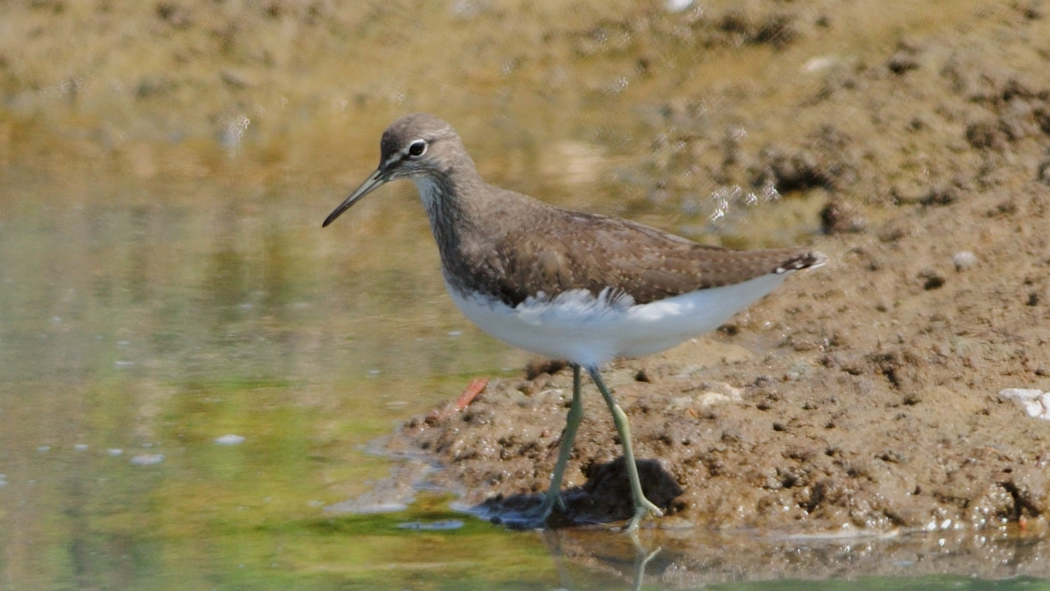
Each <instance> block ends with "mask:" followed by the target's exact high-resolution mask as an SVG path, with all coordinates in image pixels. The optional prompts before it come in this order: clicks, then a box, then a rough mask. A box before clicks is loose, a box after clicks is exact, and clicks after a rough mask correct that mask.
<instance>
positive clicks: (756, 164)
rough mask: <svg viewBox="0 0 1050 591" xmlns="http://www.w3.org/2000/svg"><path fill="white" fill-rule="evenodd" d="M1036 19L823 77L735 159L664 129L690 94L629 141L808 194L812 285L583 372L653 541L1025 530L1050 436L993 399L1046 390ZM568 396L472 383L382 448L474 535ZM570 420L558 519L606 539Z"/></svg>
mask: <svg viewBox="0 0 1050 591" xmlns="http://www.w3.org/2000/svg"><path fill="white" fill-rule="evenodd" d="M1048 20H1050V19H1048V17H1046V16H1045V15H1044V14H1043V13H1042V12H1041V11H1040V10H1039V9H1038V7H1029V8H1025V7H1017V8H1016V9H1013V10H1011V11H1010V12H1009V13H1008V14H1007V13H1004V12H1003V11H986V12H984V13H983V14H981V13H978V14H976V15H975V17H974V22H973V23H971V26H970V27H969V28H968V29H964V30H961V31H959V32H958V34H957V35H952V36H943V37H933V38H916V39H909V40H906V41H902V43H901V44H900V45H899V47H898V48H897V49H896V50H895V51H893V52H890V53H887V54H886V55H885V56H883V59H882V60H881V61H880V62H877V63H866V64H838V63H834V62H832V63H830V64H829V65H827V66H826V70H825V72H824V73H823V74H822V75H823V76H824V84H823V88H822V89H821V91H820V92H818V93H817V94H816V95H814V96H809V97H805V98H804V99H802V100H799V101H798V102H797V103H795V104H793V105H791V106H790V107H789V108H786V110H785V111H784V112H777V113H770V114H769V118H770V119H771V120H777V121H785V120H789V121H791V122H793V124H792V125H791V126H790V130H789V131H790V133H784V131H785V130H786V129H785V127H784V126H783V125H782V124H778V125H767V126H763V125H762V124H761V123H760V122H759V123H755V125H754V126H753V127H752V128H750V131H749V135H748V138H747V142H746V144H742V143H741V142H732V141H726V139H725V138H726V137H730V136H731V135H732V125H734V122H733V117H732V116H725V117H724V118H721V119H720V118H718V117H717V116H711V115H709V114H705V112H704V111H703V110H702V109H695V110H690V109H689V108H688V105H690V104H701V103H703V102H704V101H705V100H707V98H709V97H705V96H701V95H696V96H682V97H676V98H675V99H673V100H671V101H669V102H668V103H667V106H666V108H665V109H663V111H662V113H663V114H664V115H663V116H665V117H667V118H674V119H676V121H678V125H675V126H673V127H671V128H670V129H671V131H670V132H668V131H667V129H669V128H668V127H667V123H666V121H664V122H654V124H653V142H654V145H655V146H658V147H659V146H661V145H666V146H673V149H670V148H669V149H668V150H666V151H663V152H661V151H660V150H655V151H654V156H653V157H652V158H651V159H650V160H649V161H648V162H645V163H643V164H642V165H640V166H644V167H646V169H647V170H648V171H649V172H650V174H652V175H653V176H654V178H656V179H658V183H661V186H663V187H668V186H675V185H676V184H681V183H687V182H689V179H691V178H695V177H696V176H697V175H698V174H699V175H703V176H707V177H711V178H717V179H719V180H720V182H723V183H739V184H740V185H741V186H745V187H750V188H752V189H753V190H755V191H760V190H761V189H762V188H763V187H770V186H772V187H774V188H775V189H776V190H777V191H779V192H780V193H781V195H783V196H784V198H791V195H792V192H799V191H807V190H808V191H820V192H823V194H824V195H825V207H824V208H823V210H822V212H821V214H820V217H819V218H815V219H813V220H811V223H812V224H813V226H818V225H820V226H821V227H822V229H823V232H822V233H821V234H819V235H815V236H812V237H810V238H809V239H810V240H811V241H812V242H813V244H814V245H815V246H816V247H817V248H819V249H820V250H822V251H824V252H826V253H827V254H828V255H829V256H830V258H831V262H830V263H829V264H828V265H827V267H825V268H823V269H819V270H816V271H812V272H807V273H802V274H799V275H796V276H794V277H793V278H791V279H790V280H789V281H788V282H787V284H786V285H785V286H784V287H783V288H781V289H780V290H779V291H777V292H775V293H774V294H773V295H772V296H770V297H768V298H767V299H766V300H764V301H763V302H761V303H760V304H759V305H756V306H754V307H753V308H752V309H751V310H750V311H748V312H746V313H744V314H741V315H740V316H738V317H737V318H735V319H734V320H733V321H732V322H731V323H730V324H728V325H727V326H724V327H723V328H722V329H721V330H719V331H718V332H717V333H716V334H713V335H709V336H706V337H704V338H702V339H700V340H699V341H698V342H695V343H691V344H687V345H684V346H682V347H680V348H678V349H675V350H673V351H671V352H669V353H667V354H665V355H662V356H655V357H651V358H647V359H640V360H629V361H624V362H620V363H618V364H616V365H614V366H613V367H612V368H610V369H608V370H607V371H606V375H607V376H608V378H607V379H608V382H609V384H610V386H611V387H613V388H614V392H615V395H616V397H617V399H618V400H619V402H620V404H621V406H623V408H624V409H625V411H626V412H627V414H628V416H629V418H630V421H631V426H632V430H633V433H634V442H635V446H636V454H637V455H638V457H639V458H642V459H652V460H656V462H654V463H652V464H650V465H649V466H648V468H647V469H646V470H645V472H646V473H648V478H646V477H645V476H644V475H643V479H645V480H646V481H647V483H648V485H649V486H650V487H651V490H650V491H649V492H648V494H649V495H650V498H653V499H654V500H656V501H657V502H660V503H662V504H663V505H664V506H665V507H667V509H668V513H669V516H668V517H667V518H665V519H664V520H661V521H658V522H657V523H656V524H655V525H656V526H657V527H661V526H667V527H671V526H674V527H677V526H682V525H685V524H688V525H691V526H696V527H700V528H707V529H717V530H738V529H742V528H746V529H752V528H759V529H761V530H776V531H782V532H829V531H835V532H838V531H843V530H850V529H856V530H865V531H876V532H877V531H893V530H904V531H910V530H916V531H920V530H946V529H947V530H956V529H964V530H970V529H986V528H993V529H995V528H1004V527H1006V526H1007V524H1021V526H1022V527H1023V528H1024V529H1025V530H1026V531H1045V529H1046V527H1047V523H1046V522H1047V516H1048V515H1050V421H1046V420H1040V419H1037V418H1032V417H1029V416H1028V415H1026V414H1025V412H1024V410H1023V408H1022V407H1021V406H1020V405H1018V404H1016V403H1015V402H1013V401H1010V400H1005V399H1003V398H1002V397H1000V395H999V393H1000V391H1001V390H1003V389H1006V388H1039V389H1043V390H1047V389H1050V347H1048V343H1047V338H1048V337H1047V334H1048V332H1047V329H1048V327H1050V291H1048V287H1050V279H1048V270H1050V237H1048V234H1047V230H1046V229H1047V228H1048V227H1050V223H1048V222H1050V220H1048V216H1050V172H1048V171H1050V155H1048V154H1047V152H1046V146H1047V145H1048V143H1050V83H1047V81H1046V79H1045V77H1044V76H1043V75H1042V73H1043V72H1045V71H1046V67H1047V66H1048V65H1050V64H1048V62H1047V58H1046V56H1045V53H1040V49H1039V46H1038V45H1039V44H1038V43H1037V40H1039V39H1042V40H1044V41H1045V39H1048V38H1050V25H1048ZM832 26H833V25H832ZM1008 29H1009V30H1010V31H1011V34H1010V35H1009V36H1007V35H1004V34H1003V33H1004V31H1006V30H1008ZM1043 51H1045V47H1044V48H1043ZM734 92H737V93H740V92H743V91H741V90H740V89H735V90H734ZM753 92H754V93H756V95H757V94H761V93H762V92H763V89H754V91H753ZM750 98H753V97H748V96H746V95H745V96H742V97H740V99H739V100H740V102H741V103H743V104H745V107H742V108H746V103H747V102H748V100H749V99H750ZM681 105H686V107H681ZM720 126H721V127H722V129H720ZM698 130H703V132H702V133H701V132H700V131H698ZM756 136H757V137H756ZM730 197H732V196H730ZM745 197H746V195H743V196H740V197H739V198H741V199H743V198H745ZM570 397H571V373H570V372H569V371H568V370H562V371H557V372H554V373H553V374H548V373H541V374H540V375H538V376H536V377H534V378H531V379H522V380H520V381H500V382H493V383H491V384H490V385H489V387H488V388H487V389H486V390H485V392H484V393H483V394H482V395H481V396H479V397H478V398H477V399H476V400H475V401H474V402H473V403H472V404H471V405H470V406H469V407H467V408H465V409H464V410H462V411H459V412H445V413H435V414H432V415H431V416H429V417H420V418H417V419H414V420H411V421H409V422H408V423H407V424H406V426H405V427H404V429H403V431H402V432H401V433H400V434H399V438H398V440H397V441H395V443H394V444H393V446H394V448H396V449H414V450H421V451H423V452H424V453H426V454H429V455H430V456H431V457H433V458H435V459H436V460H438V461H439V462H440V463H441V464H442V465H443V466H444V467H445V468H444V470H443V471H442V472H441V474H440V475H439V476H438V478H439V479H440V480H441V481H443V482H446V483H455V484H456V485H457V488H459V487H461V488H462V489H463V490H465V491H466V492H465V497H464V501H465V502H466V503H468V504H470V505H476V506H483V507H484V508H485V509H486V510H487V511H490V512H491V513H492V514H494V515H498V514H499V512H500V511H501V510H506V509H508V508H514V507H518V506H520V505H521V504H522V503H525V504H527V503H530V502H533V501H534V500H535V497H533V496H529V495H535V494H537V493H540V492H542V491H543V490H545V488H546V486H547V480H548V478H549V474H550V471H551V469H552V467H553V465H554V461H555V459H556V455H557V447H558V443H559V437H560V431H561V428H562V426H563V421H564V417H565V412H566V410H567V407H568V404H569V399H570ZM584 398H585V401H586V408H585V419H584V423H583V425H582V427H581V428H580V432H579V435H578V436H577V443H576V446H575V451H574V454H573V457H572V459H571V462H570V464H569V469H568V472H567V475H566V483H567V486H568V487H570V489H569V491H568V492H567V495H568V499H569V500H570V503H569V512H568V515H565V516H562V517H563V518H564V519H566V520H567V521H569V522H574V521H576V522H580V521H582V522H589V521H612V520H617V519H623V518H624V517H626V516H627V515H628V513H627V511H628V509H629V501H628V493H627V488H626V481H625V478H624V477H623V475H622V474H621V473H620V468H621V467H622V465H618V464H616V463H614V462H615V461H616V460H617V458H618V457H619V454H620V448H619V446H618V441H617V440H616V438H615V431H614V429H613V427H612V424H611V421H610V419H609V415H608V412H607V410H606V409H605V408H604V406H603V404H602V402H601V398H600V396H598V395H597V392H596V391H594V390H593V387H592V388H590V389H588V390H586V391H585V396H584ZM523 495H524V496H523Z"/></svg>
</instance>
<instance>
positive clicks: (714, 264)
mask: <svg viewBox="0 0 1050 591" xmlns="http://www.w3.org/2000/svg"><path fill="white" fill-rule="evenodd" d="M496 251H497V252H496V253H494V254H496V256H497V258H498V260H499V261H500V266H501V267H502V271H503V277H502V278H501V281H500V287H499V297H500V298H501V299H502V300H503V301H504V302H505V303H507V304H509V305H511V306H516V305H517V304H519V303H521V302H522V301H524V300H525V299H526V298H527V297H529V296H530V295H534V294H535V292H536V291H537V290H538V289H542V291H543V292H544V293H545V294H546V295H547V296H549V297H553V296H557V295H558V294H560V293H562V292H565V291H570V290H575V289H586V290H588V291H590V292H591V293H592V294H595V295H597V294H598V293H600V292H601V291H602V290H603V289H605V288H607V287H612V288H614V289H616V290H619V291H622V292H624V293H626V294H628V295H630V296H631V297H632V298H633V299H634V302H635V303H636V304H644V303H649V302H653V301H658V300H661V299H664V298H667V297H672V296H676V295H680V294H683V293H688V292H691V291H696V290H698V289H704V288H710V287H718V286H722V285H731V284H734V283H740V282H743V281H747V280H749V279H753V278H755V277H759V276H761V275H766V274H769V273H777V272H784V271H788V270H794V269H803V268H806V267H811V266H816V265H818V264H820V263H821V262H822V260H823V259H822V257H821V256H820V255H819V254H815V253H813V252H811V251H808V250H805V249H776V250H748V251H738V250H731V249H726V248H721V247H717V246H706V245H701V244H697V243H695V242H692V241H690V240H686V239H685V238H681V237H679V236H675V235H673V234H669V233H667V232H663V231H661V230H658V229H656V228H652V227H649V226H646V225H643V224H639V223H636V222H631V221H628V220H622V219H618V218H609V217H605V216H598V215H593V214H585V213H577V212H568V211H562V210H551V211H549V212H544V215H541V216H538V219H537V220H536V223H533V224H529V225H528V228H526V227H525V226H522V227H521V228H520V229H519V230H517V231H510V232H507V233H506V234H505V235H504V236H503V237H502V239H501V240H500V241H498V242H497V245H496ZM526 286H528V288H526Z"/></svg>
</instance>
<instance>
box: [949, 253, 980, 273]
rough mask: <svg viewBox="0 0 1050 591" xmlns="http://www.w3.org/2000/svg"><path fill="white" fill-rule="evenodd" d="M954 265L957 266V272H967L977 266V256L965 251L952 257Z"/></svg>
mask: <svg viewBox="0 0 1050 591" xmlns="http://www.w3.org/2000/svg"><path fill="white" fill-rule="evenodd" d="M952 263H953V264H954V265H955V270H956V271H966V270H968V269H969V268H971V267H973V266H974V265H976V264H977V255H975V254H974V253H972V252H970V251H968V250H963V251H961V252H957V253H955V254H953V255H952Z"/></svg>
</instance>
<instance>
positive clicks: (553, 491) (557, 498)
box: [535, 363, 583, 523]
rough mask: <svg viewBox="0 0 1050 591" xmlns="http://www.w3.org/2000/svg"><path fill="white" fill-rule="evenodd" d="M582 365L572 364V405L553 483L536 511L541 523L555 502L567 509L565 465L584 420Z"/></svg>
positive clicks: (555, 467) (552, 478)
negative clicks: (564, 487) (563, 482)
mask: <svg viewBox="0 0 1050 591" xmlns="http://www.w3.org/2000/svg"><path fill="white" fill-rule="evenodd" d="M580 382H581V380H580V366H579V365H576V364H575V363H574V364H572V405H571V406H569V415H568V417H566V419H565V430H564V431H562V434H561V447H560V448H559V449H558V463H557V464H555V465H554V472H553V473H551V485H550V488H548V489H547V495H546V496H545V497H544V499H543V504H542V505H540V507H539V509H538V510H537V511H536V513H535V518H536V519H537V521H539V522H540V523H544V522H546V521H547V517H549V516H550V514H551V511H552V510H553V509H554V504H555V503H557V504H558V507H559V508H560V509H562V510H565V501H564V500H562V498H561V479H562V477H563V476H564V475H565V466H566V464H568V463H569V455H570V454H572V442H573V440H574V439H576V430H577V429H579V427H580V422H582V421H583V401H582V399H581V396H580V389H581V385H580Z"/></svg>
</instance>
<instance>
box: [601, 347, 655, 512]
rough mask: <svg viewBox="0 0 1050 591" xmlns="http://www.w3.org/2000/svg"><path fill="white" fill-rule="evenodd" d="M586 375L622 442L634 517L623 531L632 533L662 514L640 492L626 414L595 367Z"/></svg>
mask: <svg viewBox="0 0 1050 591" xmlns="http://www.w3.org/2000/svg"><path fill="white" fill-rule="evenodd" d="M587 373H589V374H591V379H592V380H594V385H595V386H598V391H599V392H601V393H602V397H603V398H605V404H607V405H608V406H609V411H610V412H611V413H612V416H613V423H614V424H615V425H616V430H617V431H619V433H620V439H622V440H623V459H624V461H625V462H626V464H627V475H628V476H630V478H631V496H632V497H633V498H634V517H632V518H631V521H630V522H629V523H628V524H627V528H626V530H625V531H628V532H632V531H634V530H635V528H637V527H638V523H639V522H640V521H641V520H642V519H643V518H645V517H647V516H650V515H651V516H653V517H661V516H662V515H663V514H664V513H663V511H661V510H660V508H659V507H657V506H656V505H655V504H653V503H652V501H650V500H649V499H647V498H645V493H643V492H642V481H641V479H640V478H638V465H637V464H635V463H634V450H633V449H632V448H631V426H630V425H629V424H628V423H627V414H626V413H624V412H623V409H622V408H620V405H619V404H616V400H614V399H613V397H612V394H610V393H609V388H607V387H606V386H605V382H604V381H602V376H601V374H600V373H598V368H597V367H596V366H591V367H588V368H587Z"/></svg>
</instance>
